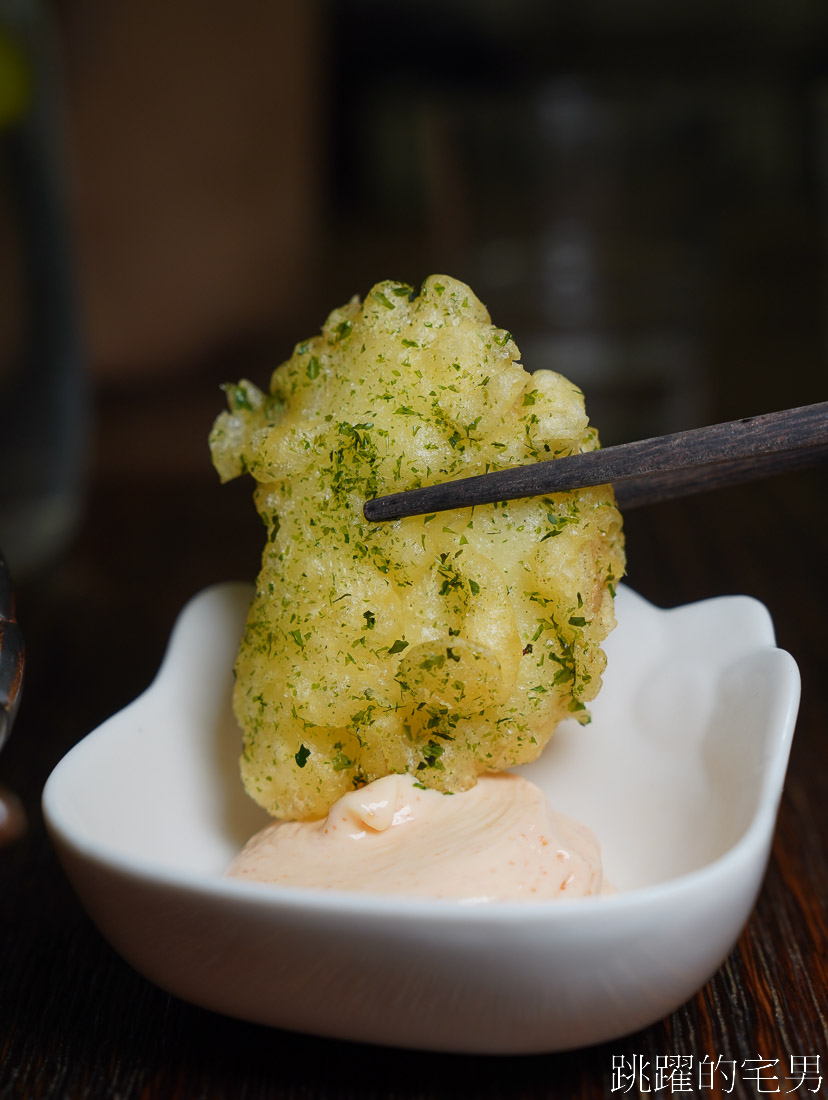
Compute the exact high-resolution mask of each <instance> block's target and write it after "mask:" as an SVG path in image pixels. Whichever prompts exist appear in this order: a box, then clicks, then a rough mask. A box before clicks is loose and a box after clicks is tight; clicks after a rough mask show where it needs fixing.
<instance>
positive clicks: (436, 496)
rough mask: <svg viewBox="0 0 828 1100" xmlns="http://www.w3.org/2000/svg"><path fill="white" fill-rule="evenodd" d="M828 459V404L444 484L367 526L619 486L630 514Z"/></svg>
mask: <svg viewBox="0 0 828 1100" xmlns="http://www.w3.org/2000/svg"><path fill="white" fill-rule="evenodd" d="M826 457H828V401H823V402H820V403H819V404H816V405H804V406H802V407H800V408H797V409H784V410H783V411H781V412H774V413H766V414H764V415H762V416H751V417H746V418H745V419H743V420H731V421H728V422H727V423H724V424H712V425H710V426H708V427H705V428H693V429H691V430H689V431H684V432H674V433H672V434H670V435H661V436H655V437H654V438H652V439H641V440H638V441H636V442H635V443H622V444H620V445H619V446H616V447H606V448H604V449H603V450H598V451H588V452H587V453H585V454H577V455H568V456H566V457H564V458H557V459H551V460H548V461H545V462H536V463H532V464H531V465H528V466H514V467H511V468H509V469H506V470H497V471H495V472H494V473H489V474H480V475H478V476H477V477H468V478H460V479H458V480H456V481H445V482H442V483H440V484H439V485H428V486H426V487H424V488H422V489H411V490H409V491H408V492H405V493H392V494H390V495H388V496H384V497H377V498H376V499H374V500H368V501H366V502H365V506H364V513H365V518H366V519H368V520H372V521H379V520H391V519H402V518H403V517H404V516H418V515H423V514H426V513H430V512H445V511H448V510H449V509H452V508H466V507H470V506H472V505H475V504H492V503H494V502H495V501H501V500H516V499H518V498H520V497H530V496H540V495H543V494H548V493H562V492H566V491H568V490H570V489H582V488H585V487H587V486H590V485H607V484H612V485H613V487H614V489H615V494H616V498H617V499H618V502H619V504H620V505H621V507H623V508H634V507H637V506H640V505H643V504H652V503H656V502H658V501H662V500H669V499H671V498H672V497H678V496H687V495H690V494H691V493H697V492H702V491H704V490H707V489H716V488H722V487H724V486H727V485H735V484H739V483H740V482H744V481H750V480H753V479H755V478H760V477H769V476H771V475H773V474H779V473H784V472H786V471H788V470H794V469H801V468H803V467H805V466H812V465H815V464H817V463H818V462H820V461H821V460H823V459H825V458H826Z"/></svg>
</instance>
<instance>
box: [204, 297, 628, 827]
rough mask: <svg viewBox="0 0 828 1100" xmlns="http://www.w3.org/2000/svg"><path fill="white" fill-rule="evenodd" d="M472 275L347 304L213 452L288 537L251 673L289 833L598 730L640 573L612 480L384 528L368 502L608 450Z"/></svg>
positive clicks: (266, 571) (245, 656)
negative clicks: (247, 484) (244, 478)
mask: <svg viewBox="0 0 828 1100" xmlns="http://www.w3.org/2000/svg"><path fill="white" fill-rule="evenodd" d="M519 355H520V353H519V351H518V348H517V346H516V345H515V343H514V341H513V340H512V337H511V335H510V334H509V333H508V332H506V331H505V330H503V329H498V328H496V327H494V326H493V325H492V324H491V322H490V319H489V315H488V313H487V312H486V309H485V307H484V306H483V305H482V304H481V303H480V302H479V301H478V300H477V298H475V296H474V294H473V293H472V292H471V290H469V288H468V287H467V286H465V285H463V284H462V283H460V282H457V281H456V280H454V279H450V278H448V277H442V276H432V277H431V278H429V279H427V280H426V282H425V283H424V284H423V286H422V288H421V290H420V292H419V293H416V292H415V291H413V290H412V288H411V287H409V286H407V285H405V284H401V283H395V282H384V283H380V284H379V285H377V286H375V287H374V288H373V289H372V290H371V291H370V293H369V294H368V295H367V297H366V298H365V301H364V302H360V301H359V300H358V299H356V298H354V299H353V300H352V301H351V302H349V303H348V305H346V306H344V307H343V308H341V309H337V310H334V312H333V313H331V315H330V316H329V318H328V320H327V321H326V323H325V326H324V328H323V330H322V333H321V335H319V336H317V337H314V338H313V339H311V340H307V341H305V342H304V343H301V344H298V345H297V347H296V349H295V350H294V353H293V355H292V356H291V358H290V359H289V360H288V361H287V362H286V363H283V364H282V365H281V366H280V367H278V368H277V369H276V371H275V372H274V374H273V377H272V379H271V383H270V392H269V393H268V394H265V393H263V392H261V391H260V390H259V389H257V388H256V386H254V385H253V384H252V383H251V382H248V381H241V382H239V383H238V385H233V386H228V387H226V389H227V396H228V404H229V411H227V412H224V413H222V414H221V415H219V417H218V419H217V420H216V423H215V425H214V427H213V430H212V432H211V435H210V446H211V451H212V455H213V461H214V463H215V466H216V468H217V470H218V472H219V474H220V476H221V478H222V480H228V479H230V478H233V477H236V476H238V475H240V474H242V473H248V474H251V475H252V476H253V478H254V479H255V481H256V491H255V501H256V507H257V509H258V511H259V513H260V514H261V516H262V519H263V520H264V522H265V524H266V527H267V540H266V544H265V549H264V553H263V557H262V569H261V573H260V574H259V577H258V581H257V584H256V593H255V598H254V600H253V603H252V606H251V609H250V613H249V617H248V621H247V628H246V633H245V636H244V639H243V642H242V645H241V648H240V651H239V656H238V661H237V666H236V684H235V692H234V708H235V712H236V715H237V718H238V720H239V723H240V725H241V727H242V729H243V731H244V752H243V756H242V760H241V770H242V776H243V779H244V783H245V786H246V788H247V790H248V792H249V793H250V794H251V795H252V797H253V798H254V799H255V800H256V801H257V802H259V803H260V804H261V805H262V806H264V807H265V808H266V809H267V810H269V812H270V813H271V814H273V815H274V816H275V817H278V818H283V819H297V818H298V819H307V818H316V817H320V816H322V815H324V814H325V813H326V812H327V810H328V807H329V806H330V805H331V804H332V803H333V802H334V801H335V800H336V799H337V798H339V797H340V796H341V795H342V794H344V793H345V792H346V791H348V790H350V789H352V788H353V787H356V786H360V785H361V784H364V783H367V782H370V781H371V780H373V779H376V778H378V777H380V776H383V775H387V774H389V773H392V772H410V773H412V774H414V775H415V776H416V777H417V779H418V780H419V781H420V782H422V783H423V784H424V785H425V786H427V787H435V788H438V789H441V790H446V791H460V790H464V789H466V788H468V787H470V786H472V785H473V784H474V783H475V781H476V777H477V776H478V775H479V774H481V773H483V772H488V771H499V770H502V769H505V768H509V767H511V766H513V765H516V764H522V763H526V762H528V761H530V760H533V759H534V758H535V757H537V756H538V754H539V753H540V752H541V750H542V748H543V746H544V745H545V744H546V742H547V740H548V739H549V737H550V736H551V734H552V732H553V730H554V729H555V727H556V725H557V724H558V723H559V722H560V721H561V719H563V718H566V717H568V716H574V717H575V718H577V719H578V720H580V721H585V720H587V718H588V712H587V709H586V704H587V703H588V702H589V700H591V699H593V698H594V697H595V695H596V693H597V692H598V688H599V686H600V682H601V673H602V671H603V669H604V665H605V657H604V653H603V651H602V650H601V648H600V643H601V642H602V641H603V639H604V638H605V637H606V635H607V634H608V633H609V631H610V630H611V629H612V627H613V626H614V625H615V619H614V614H613V594H614V587H613V586H614V585H615V583H616V582H617V580H618V578H619V577H620V576H621V575H622V573H623V569H624V551H623V538H622V533H621V517H620V515H619V513H618V511H617V509H616V507H615V502H614V497H613V494H612V490H611V489H610V488H609V487H603V488H597V489H583V490H578V491H577V492H571V493H560V494H555V495H554V496H547V497H538V498H531V499H528V500H518V501H510V502H506V503H502V504H495V505H486V506H478V507H476V508H473V509H471V508H467V509H458V510H456V511H453V512H445V513H440V514H438V515H433V516H425V517H423V516H419V517H412V518H408V519H403V520H398V521H395V522H391V523H381V524H370V523H367V522H366V521H365V520H364V518H363V515H362V506H363V504H364V502H365V500H366V499H368V498H370V497H374V496H379V495H381V494H382V493H385V492H396V491H400V490H404V489H413V488H417V487H419V486H421V485H427V484H430V483H432V482H436V481H441V480H447V479H449V478H457V477H468V476H471V475H473V474H477V473H485V472H486V471H488V470H495V469H501V468H503V467H506V466H510V465H516V464H522V463H526V462H531V461H532V460H540V459H549V458H555V457H558V456H561V455H567V454H572V453H574V452H578V451H585V450H592V449H593V448H595V447H597V446H598V438H597V435H596V433H595V431H594V430H593V429H592V428H590V427H589V425H588V421H587V417H586V414H585V412H584V403H583V397H582V395H581V393H580V391H579V390H578V389H577V388H576V387H575V386H573V385H572V384H571V383H570V382H568V381H567V380H566V379H565V378H563V377H561V376H560V375H558V374H554V373H552V372H551V371H538V372H536V373H534V374H529V373H528V372H527V371H525V370H524V369H523V367H522V365H521V364H520V362H519V361H518V360H519Z"/></svg>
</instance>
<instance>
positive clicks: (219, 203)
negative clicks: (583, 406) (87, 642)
mask: <svg viewBox="0 0 828 1100" xmlns="http://www.w3.org/2000/svg"><path fill="white" fill-rule="evenodd" d="M0 19H2V20H4V22H3V21H0V33H2V34H4V35H5V40H6V42H7V45H8V42H9V41H12V40H14V39H15V36H17V38H18V39H19V40H20V41H22V43H23V50H24V52H25V50H28V49H29V48H30V47H31V46H32V44H34V54H35V55H36V57H37V59H38V64H37V66H34V67H33V69H32V72H33V74H34V75H33V76H32V77H31V81H30V83H31V84H32V87H33V88H34V90H35V92H36V93H37V94H36V96H35V98H37V97H39V98H40V99H41V100H43V99H45V101H46V102H45V112H46V115H48V118H49V121H48V125H47V126H46V131H47V132H46V138H45V140H46V144H47V146H48V148H47V153H48V157H47V160H48V164H49V167H48V169H44V168H43V163H41V165H40V167H39V168H36V169H35V170H34V171H35V174H36V173H37V171H41V172H43V171H45V172H46V175H47V177H48V178H49V179H53V180H54V181H55V186H54V188H53V189H52V192H51V203H52V207H51V208H52V209H53V211H56V212H57V213H56V215H55V217H56V218H57V221H58V225H57V229H58V231H57V232H55V233H54V234H53V242H54V241H57V240H60V241H62V244H61V246H60V248H58V247H57V246H55V247H54V251H55V253H56V254H58V258H57V260H56V259H55V256H54V255H53V256H52V257H51V259H50V258H49V255H48V252H49V241H48V240H47V241H46V243H45V245H44V244H43V242H41V246H42V247H41V252H45V255H46V259H45V260H43V259H42V256H41V254H40V253H38V259H37V263H38V264H41V263H42V264H45V268H46V270H50V271H52V277H51V283H50V285H51V287H52V294H53V299H54V298H57V300H59V302H60V303H62V305H61V309H62V310H63V311H64V312H68V314H69V318H68V320H67V321H66V323H65V325H64V327H63V329H62V330H61V332H60V333H59V334H58V335H57V336H55V337H54V338H53V339H52V341H51V343H52V345H53V346H51V347H50V346H42V345H43V343H44V341H43V339H42V331H41V340H40V344H39V346H38V348H37V349H36V351H35V352H34V353H32V352H31V348H30V349H29V360H30V361H29V364H28V367H27V372H28V375H29V376H30V378H33V379H34V380H35V381H34V383H33V384H34V385H35V386H36V387H40V389H39V390H38V392H41V391H44V392H45V390H49V392H52V393H54V392H56V388H55V385H54V384H52V383H51V382H48V381H47V380H48V378H49V376H50V370H51V371H54V370H61V371H63V370H65V364H63V365H61V366H60V367H59V368H56V367H54V365H53V366H49V365H48V364H47V363H45V362H44V360H46V359H51V360H56V359H60V358H61V350H60V346H61V344H62V346H63V349H64V357H65V349H66V347H67V346H68V345H69V344H71V343H72V341H74V342H75V348H76V354H75V357H76V358H77V360H78V361H79V363H80V370H79V372H78V373H80V375H81V379H82V381H81V386H82V385H83V380H84V379H85V380H86V381H90V380H91V392H90V393H87V394H86V397H88V398H89V400H88V401H87V402H86V406H83V402H84V400H85V398H84V397H82V398H81V399H80V406H79V411H76V413H75V414H73V415H74V416H75V417H76V418H77V417H80V418H81V419H82V418H83V416H84V411H83V408H84V407H86V408H87V410H88V416H89V419H88V421H87V422H86V424H87V426H86V427H85V428H84V429H83V431H82V432H81V433H79V434H80V435H82V437H83V439H85V440H87V441H88V440H90V439H91V440H92V456H93V461H95V462H97V463H98V464H99V466H102V467H103V468H105V469H106V470H107V471H109V472H110V473H111V474H112V475H113V476H117V473H118V471H119V469H122V468H127V467H129V466H130V465H132V464H134V463H135V462H136V461H137V462H139V463H141V464H143V466H144V467H146V468H147V469H157V470H158V471H159V472H160V471H162V470H163V469H165V468H169V467H170V465H173V466H179V467H186V468H187V469H188V470H190V471H196V470H203V471H204V472H205V476H210V474H209V463H208V459H207V455H206V449H205V443H204V440H205V436H206V432H207V429H208V428H209V424H210V421H211V420H212V417H213V416H214V415H215V413H216V412H218V410H219V409H220V408H221V407H222V403H223V402H222V398H221V394H220V393H219V392H218V389H217V386H218V383H219V382H220V381H222V380H225V379H236V378H237V377H239V376H242V375H248V376H252V377H253V378H254V379H255V380H256V381H258V382H260V383H264V382H265V381H266V380H267V377H268V375H269V372H270V370H271V369H272V367H273V366H275V365H276V364H277V363H278V362H280V361H281V360H282V359H284V358H285V357H287V356H288V355H289V354H290V351H291V349H292V346H293V344H294V343H295V342H297V341H298V340H299V339H302V338H304V337H306V336H308V335H310V334H312V333H313V332H315V331H317V330H318V328H319V326H320V325H321V323H322V321H323V320H324V318H325V316H326V314H327V313H328V311H329V310H330V309H331V308H333V307H334V306H336V305H339V304H341V303H342V302H344V301H345V300H347V299H348V298H349V297H350V296H351V295H353V294H360V295H362V294H364V293H365V292H367V290H368V289H369V288H370V286H371V285H372V284H373V283H374V282H377V281H379V280H380V279H385V278H398V279H403V280H406V281H409V282H412V283H415V284H416V283H418V282H419V281H420V280H421V279H422V278H424V277H425V276H426V275H428V274H430V273H433V272H441V273H447V274H450V275H454V276H456V277H458V278H460V279H463V280H465V281H467V282H468V283H469V284H470V285H471V286H472V288H473V289H474V290H475V292H476V293H477V294H478V296H479V297H480V298H481V299H482V300H483V301H484V302H485V303H486V304H487V306H488V307H489V310H490V312H491V314H492V316H493V318H494V320H495V321H496V323H498V324H499V325H502V326H504V327H507V328H509V329H510V330H511V331H512V333H513V334H514V336H515V339H516V341H517V343H518V345H519V347H520V348H521V351H522V353H523V359H524V363H525V365H526V366H527V367H528V368H529V369H535V368H537V367H552V368H554V369H556V370H560V371H561V372H563V373H565V374H567V375H568V376H569V377H571V378H572V379H573V380H574V381H576V382H577V383H578V384H580V385H581V386H582V387H583V389H584V390H585V392H586V395H587V401H588V410H589V411H590V413H591V417H592V419H593V421H594V422H595V423H596V424H597V425H598V426H599V428H600V429H601V433H602V438H603V441H604V442H605V443H611V442H620V441H623V440H625V439H631V438H635V437H637V436H644V435H651V434H656V433H658V432H662V431H669V430H673V429H679V428H684V427H691V426H694V425H698V424H701V423H704V422H710V421H713V420H721V419H728V418H731V417H738V416H743V415H750V414H754V413H759V412H765V411H770V410H772V409H774V408H781V407H785V406H792V405H797V404H803V403H807V402H810V401H816V400H821V399H823V398H824V397H825V390H826V378H827V377H828V370H827V369H826V363H827V362H828V332H826V326H825V322H824V319H823V317H824V306H825V303H826V285H825V267H826V262H825V261H826V247H827V246H828V7H827V6H826V5H825V3H824V0H743V2H738V0H737V2H727V0H670V2H669V3H664V2H663V0H625V2H624V3H623V4H622V3H618V2H617V0H577V2H576V0H557V2H548V3H545V2H531V0H510V2H508V3H506V2H498V0H419V2H418V3H417V4H389V3H387V2H380V0H315V2H312V0H308V2H306V0H279V2H266V0H239V2H236V3H233V4H227V3H224V2H222V3H219V2H217V0H175V2H174V3H169V2H168V0H167V2H163V0H140V2H139V0H119V2H118V3H117V4H113V3H111V2H110V0H59V2H57V3H54V4H48V5H47V4H42V5H40V6H39V7H37V6H34V5H32V4H30V3H27V2H25V0H0ZM21 26H22V28H23V33H22V37H21V35H20V33H19V32H20V27H21ZM4 27H5V30H3V28H4ZM2 41H3V39H2V38H0V44H1V43H2ZM9 56H10V54H9V51H8V49H7V50H6V54H5V58H6V61H5V69H6V81H5V86H6V100H7V101H8V100H9V87H10V86H11V87H12V91H13V90H14V81H13V80H12V79H11V78H10V77H9V60H8V59H9ZM3 57H4V55H3V53H2V51H0V71H2V68H3ZM12 76H13V73H12ZM2 87H3V83H2V80H0V99H2ZM13 98H14V96H13V95H12V100H13ZM1 106H2V104H1V103H0V107H1ZM41 107H43V104H41ZM41 115H42V111H41ZM41 115H38V118H40V119H41V121H40V122H39V123H38V125H39V126H40V129H39V130H38V131H37V133H38V139H39V140H41V139H43V135H44V129H43V122H42V117H41ZM2 117H3V116H2V112H0V134H3V135H5V137H4V138H3V139H0V140H2V141H3V144H2V145H0V148H1V149H2V154H0V156H2V157H3V158H4V159H3V160H0V180H5V181H6V183H5V190H4V191H3V193H2V200H1V201H0V408H5V409H6V413H7V417H8V416H10V415H12V418H13V419H15V420H17V419H19V409H20V404H21V403H20V400H19V396H18V394H17V392H16V391H14V390H13V389H12V388H11V387H12V384H11V382H10V381H9V379H10V378H12V377H13V375H14V373H15V370H18V372H19V364H20V362H21V361H22V360H23V358H24V357H23V356H22V355H21V348H23V347H25V346H26V341H27V340H28V341H29V344H31V343H32V341H33V337H32V335H31V331H30V329H31V328H32V327H33V328H34V330H35V331H38V330H42V328H43V326H44V324H45V325H46V326H52V327H54V321H53V320H50V319H47V320H45V321H44V318H52V317H53V316H54V315H55V313H56V312H57V313H58V314H60V313H61V310H57V311H56V310H55V306H54V301H52V306H51V308H47V309H44V307H43V305H42V303H40V302H36V304H35V306H32V305H31V304H28V305H27V293H28V294H29V295H30V297H32V300H35V298H34V293H35V292H34V291H31V290H28V291H27V286H26V284H25V278H23V277H22V276H21V274H20V273H21V271H22V270H23V269H24V268H25V266H26V263H25V256H26V254H27V250H30V245H29V243H28V242H27V239H26V234H25V232H24V233H22V234H21V232H20V229H19V226H18V225H16V219H17V221H19V220H20V213H19V210H18V209H17V208H16V206H15V201H14V199H15V194H16V192H15V190H14V187H13V186H12V185H11V184H9V182H8V181H9V179H11V178H12V177H13V176H14V172H15V171H16V169H15V167H14V163H15V162H14V156H15V155H16V154H15V147H14V146H13V137H14V132H15V129H19V128H20V125H21V119H24V120H25V119H26V118H27V116H26V113H25V110H23V109H21V110H18V112H17V115H15V114H14V112H12V113H11V114H9V112H8V111H7V117H6V121H5V123H3V121H2ZM27 125H29V126H31V125H32V122H31V119H30V118H29V119H28V122H27ZM49 158H51V159H49ZM10 165H11V167H10ZM18 174H19V172H18ZM47 190H48V188H47ZM30 192H31V188H29V189H28V191H27V193H30ZM46 202H47V205H48V202H49V196H48V195H47V199H46ZM35 218H37V215H36V214H35ZM60 218H62V219H63V221H62V222H61V221H60ZM42 221H43V218H42V217H41V218H40V222H42ZM61 230H62V231H63V233H62V235H61ZM61 249H62V251H61ZM21 254H22V255H23V257H24V259H23V260H21V258H20V257H21ZM50 263H51V267H50V266H49V265H50ZM55 265H57V268H58V269H59V270H58V275H57V276H55V274H54V269H55ZM64 277H65V279H64V281H65V283H66V284H67V285H66V286H64V287H63V290H61V286H62V284H61V281H60V280H61V278H64ZM21 279H22V282H21ZM48 281H49V280H48V279H47V282H48ZM42 282H43V279H42V278H41V283H42ZM41 289H42V288H41ZM27 308H28V309H29V311H30V312H31V311H32V310H34V312H35V315H36V317H37V321H36V323H35V324H34V325H33V326H32V325H31V324H30V329H27V328H26V324H25V323H23V322H21V317H23V319H24V322H25V317H26V311H27ZM46 344H48V341H46ZM55 344H57V345H58V347H57V348H56V347H55V346H54V345H55ZM32 360H33V361H32ZM57 391H59V392H61V393H62V392H63V390H61V389H60V386H58V387H57ZM69 401H70V398H69V397H66V399H65V400H63V399H61V401H58V402H57V404H58V405H61V402H63V404H62V406H61V407H64V408H68V407H69V406H68V402H69ZM29 403H31V401H30V400H29ZM10 410H13V414H10V412H9V411H10ZM150 414H151V415H152V417H153V420H152V425H153V426H152V429H151V438H148V437H147V431H148V425H149V423H150V421H149V419H148V418H149V417H150ZM60 415H61V414H60V411H59V409H57V410H56V411H55V412H54V416H55V417H59V416H60ZM113 426H114V427H113ZM3 434H4V435H6V436H8V435H9V431H5V432H4V433H3ZM68 446H70V444H67V447H68ZM87 457H88V456H87ZM85 460H86V458H82V461H85ZM10 461H12V463H13V460H8V458H7V457H6V456H3V465H4V467H5V469H6V470H7V471H8V470H9V469H10V468H11V466H10ZM70 465H71V464H70ZM7 476H8V475H7ZM1 537H2V536H0V538H1Z"/></svg>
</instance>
